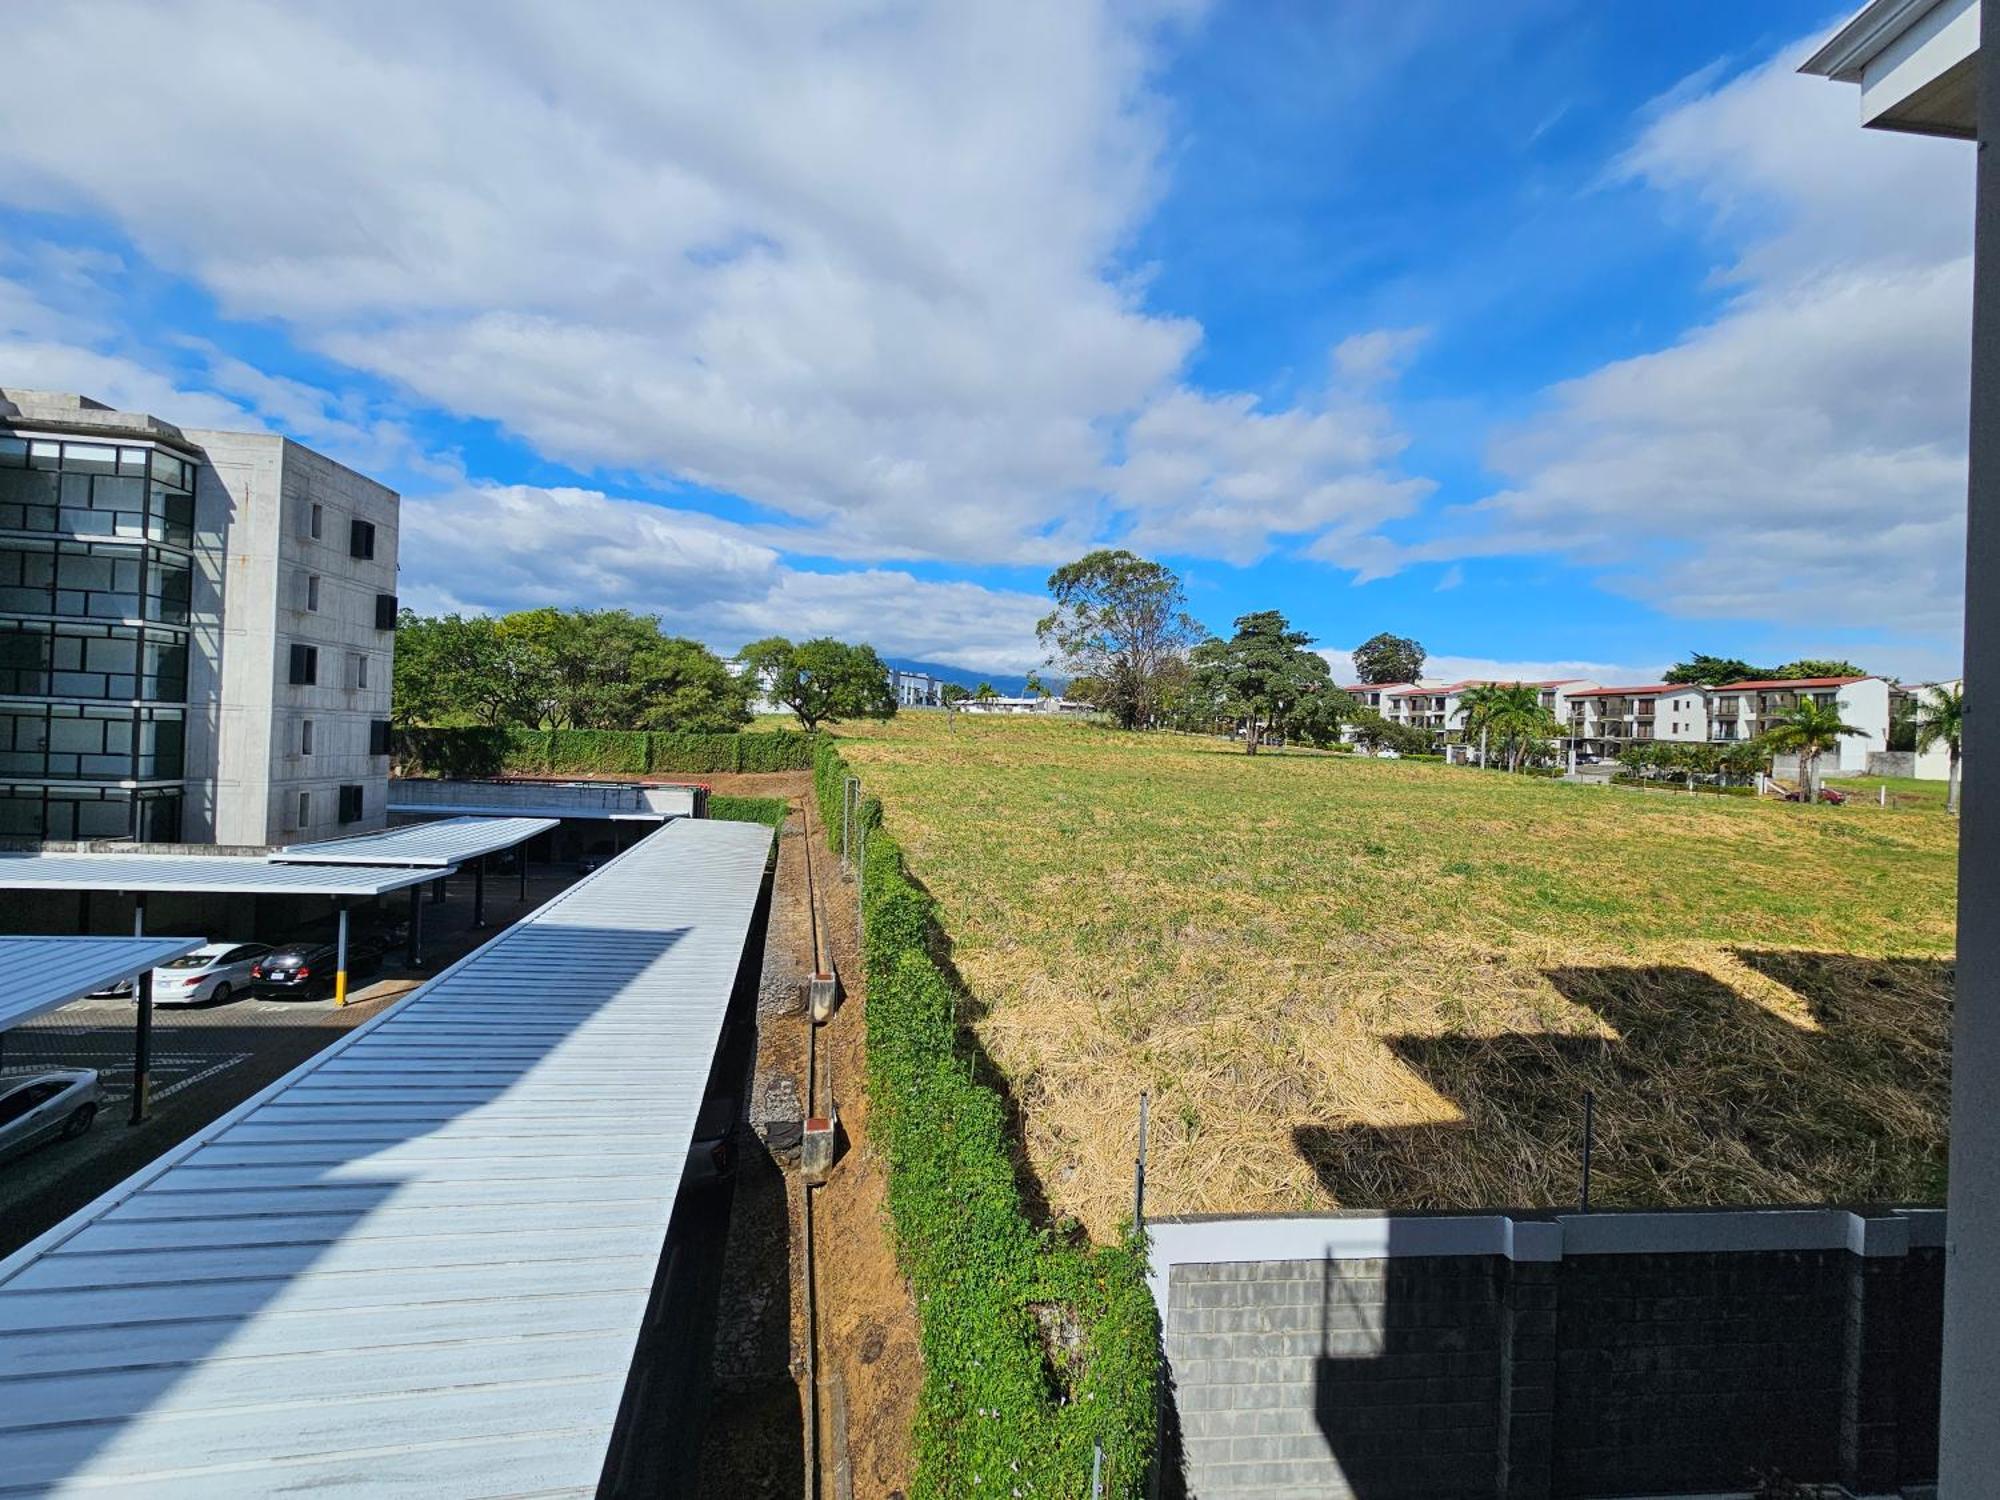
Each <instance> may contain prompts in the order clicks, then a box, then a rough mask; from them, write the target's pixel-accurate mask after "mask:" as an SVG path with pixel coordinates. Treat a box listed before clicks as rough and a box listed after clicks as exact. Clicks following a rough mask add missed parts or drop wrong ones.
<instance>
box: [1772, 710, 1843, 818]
mask: <svg viewBox="0 0 2000 1500" xmlns="http://www.w3.org/2000/svg"><path fill="white" fill-rule="evenodd" d="M1864 733H1866V731H1865V730H1860V729H1856V728H1855V727H1854V726H1853V725H1852V724H1848V723H1844V722H1843V721H1842V720H1841V717H1840V710H1839V709H1838V708H1836V707H1834V706H1833V705H1832V704H1829V703H1816V702H1814V701H1813V700H1812V699H1810V698H1807V699H1804V700H1802V701H1801V702H1800V703H1799V704H1798V705H1797V706H1796V707H1794V708H1793V709H1792V710H1791V711H1790V712H1789V713H1787V714H1785V715H1784V716H1783V717H1781V718H1780V719H1779V720H1778V721H1777V722H1776V723H1775V724H1773V725H1772V726H1771V727H1770V728H1769V729H1767V730H1765V731H1764V734H1763V741H1764V747H1765V748H1766V749H1767V750H1772V751H1775V752H1777V753H1778V754H1781V755H1796V756H1798V758H1799V781H1800V784H1801V785H1802V786H1803V788H1804V790H1805V793H1806V795H1807V797H1808V798H1810V799H1811V800H1813V801H1815V802H1817V801H1818V800H1819V758H1820V757H1821V756H1822V755H1824V754H1825V753H1826V752H1827V751H1829V750H1832V749H1835V748H1837V747H1838V746H1839V744H1840V741H1841V738H1842V737H1843V736H1845V735H1858V734H1864Z"/></svg>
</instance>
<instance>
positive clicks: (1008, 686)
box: [882, 656, 1065, 698]
mask: <svg viewBox="0 0 2000 1500" xmlns="http://www.w3.org/2000/svg"><path fill="white" fill-rule="evenodd" d="M882 660H883V661H885V662H887V663H888V664H889V665H890V666H892V667H894V668H896V669H897V670H898V671H902V672H925V673H928V674H929V675H930V676H932V677H935V678H936V679H937V680H938V681H939V682H956V683H958V684H960V685H961V686H963V687H968V688H976V687H978V686H979V684H980V683H982V682H990V683H992V684H993V691H994V692H996V693H998V694H1000V696H1001V697H1003V698H1018V697H1020V696H1021V695H1022V694H1023V693H1025V692H1027V690H1028V678H1027V675H1026V674H1025V673H1023V674H1022V675H1021V676H1018V677H1009V676H1008V675H1007V674H1006V673H1004V672H968V671H966V670H965V668H963V667H947V666H945V665H943V664H942V663H940V662H934V661H911V660H909V659H908V658H906V657H901V656H885V657H883V658H882ZM1064 683H1065V679H1063V678H1061V677H1058V676H1056V675H1055V674H1054V673H1053V672H1044V673H1042V685H1043V686H1044V687H1046V688H1047V689H1048V690H1049V691H1050V692H1052V693H1056V692H1060V691H1062V688H1063V686H1064Z"/></svg>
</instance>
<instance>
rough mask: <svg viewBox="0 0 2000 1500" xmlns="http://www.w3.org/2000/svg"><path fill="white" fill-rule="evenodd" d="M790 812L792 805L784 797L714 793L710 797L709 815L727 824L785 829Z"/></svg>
mask: <svg viewBox="0 0 2000 1500" xmlns="http://www.w3.org/2000/svg"><path fill="white" fill-rule="evenodd" d="M790 811H791V804H789V803H788V802H786V801H785V799H784V798H783V797H728V796H720V795H717V794H716V793H714V792H710V793H709V795H708V815H709V816H710V817H711V818H720V819H722V820H723V821H724V822H726V823H762V824H764V825H765V826H766V827H769V828H783V827H784V826H785V818H786V816H787V815H788V814H789V813H790Z"/></svg>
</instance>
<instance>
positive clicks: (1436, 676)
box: [1320, 651, 1666, 687]
mask: <svg viewBox="0 0 2000 1500" xmlns="http://www.w3.org/2000/svg"><path fill="white" fill-rule="evenodd" d="M1320 655H1321V656H1324V657H1325V658H1326V660H1327V664H1328V665H1329V666H1330V667H1331V668H1332V669H1333V675H1334V677H1335V678H1336V679H1337V680H1338V681H1340V682H1343V683H1347V682H1353V681H1354V680H1355V674H1354V654H1353V653H1352V652H1351V651H1321V652H1320ZM1665 670H1666V667H1665V666H1663V665H1662V664H1661V663H1659V662H1649V663H1644V664H1638V665H1635V664H1633V663H1630V662H1604V661H1528V660H1507V659H1504V658H1499V657H1490V656H1428V657H1426V658H1424V679H1423V680H1424V681H1425V682H1427V683H1444V682H1478V681H1485V682H1562V681H1567V680H1571V679H1578V678H1581V679H1584V680H1587V681H1590V682H1595V683H1598V684H1600V685H1602V686H1604V687H1631V686H1637V685H1638V684H1640V683H1647V682H1658V681H1659V680H1660V674H1661V673H1662V672H1664V671H1665Z"/></svg>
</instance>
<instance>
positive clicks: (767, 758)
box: [392, 728, 813, 777]
mask: <svg viewBox="0 0 2000 1500" xmlns="http://www.w3.org/2000/svg"><path fill="white" fill-rule="evenodd" d="M392 748H393V750H394V752H395V760H396V766H397V770H398V772H399V774H401V775H405V776H448V777H459V776H500V775H506V774H509V773H512V774H514V775H517V776H563V775H577V774H581V773H594V774H598V775H610V776H649V775H658V774H666V773H676V774H681V775H688V774H695V775H699V774H701V773H703V772H716V771H804V770H808V769H810V767H811V766H812V763H813V761H812V750H813V737H812V736H811V735H809V734H802V733H800V732H799V731H797V730H792V729H774V730H767V731H764V732H761V733H755V734H681V733H677V732H672V731H665V730H644V729H478V728H455V729H400V730H398V731H397V732H396V735H395V743H394V745H393V747H392Z"/></svg>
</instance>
